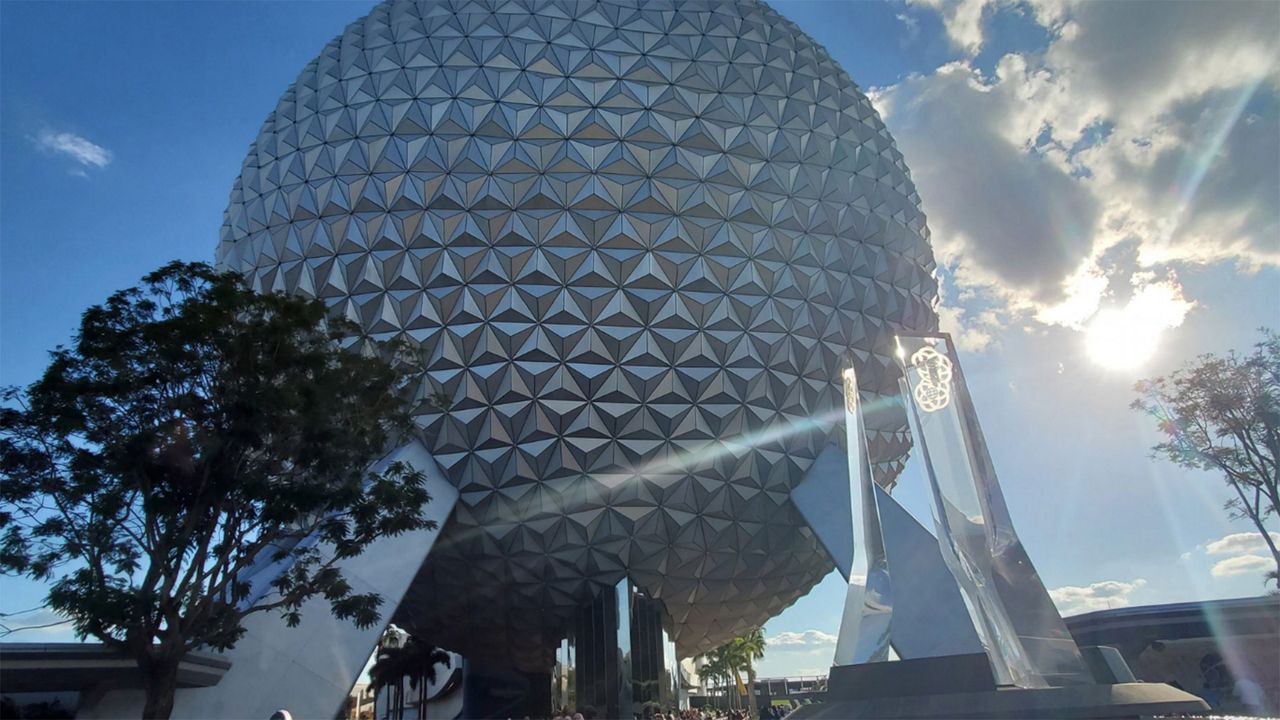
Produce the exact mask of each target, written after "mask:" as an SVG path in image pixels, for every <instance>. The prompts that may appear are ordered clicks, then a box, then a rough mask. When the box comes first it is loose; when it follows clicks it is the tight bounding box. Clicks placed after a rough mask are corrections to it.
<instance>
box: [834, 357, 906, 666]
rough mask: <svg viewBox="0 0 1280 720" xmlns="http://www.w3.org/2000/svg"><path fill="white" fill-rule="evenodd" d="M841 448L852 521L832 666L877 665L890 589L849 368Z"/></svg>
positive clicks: (885, 637) (884, 654)
mask: <svg viewBox="0 0 1280 720" xmlns="http://www.w3.org/2000/svg"><path fill="white" fill-rule="evenodd" d="M842 379H843V381H844V382H843V384H844V398H845V402H844V408H845V417H844V423H845V446H846V449H847V453H848V458H849V483H850V487H849V499H850V504H851V507H850V513H851V515H850V516H851V517H852V518H853V522H854V532H853V563H852V566H851V567H850V568H849V572H848V573H847V574H846V576H847V577H848V578H849V587H848V590H847V594H846V596H845V606H844V615H843V617H842V618H841V620H840V635H839V637H838V638H837V640H836V655H835V664H836V665H851V664H855V663H865V662H880V661H883V660H887V659H888V657H889V630H890V625H891V624H892V620H893V588H892V583H891V582H890V577H889V565H888V560H887V558H886V557H885V550H884V538H883V534H882V531H881V527H880V511H879V509H878V508H877V505H876V491H875V481H874V480H873V478H872V473H871V462H870V458H869V456H868V453H867V440H866V436H867V433H866V427H865V424H864V422H863V418H862V407H861V405H862V404H861V402H860V398H859V393H858V375H857V371H855V370H854V369H853V368H847V369H845V371H844V373H843V378H842Z"/></svg>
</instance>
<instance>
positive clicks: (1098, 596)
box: [1049, 578, 1147, 615]
mask: <svg viewBox="0 0 1280 720" xmlns="http://www.w3.org/2000/svg"><path fill="white" fill-rule="evenodd" d="M1146 584H1147V581H1146V580H1144V579H1142V578H1138V579H1137V580H1133V581H1131V582H1121V581H1119V580H1103V581H1102V582H1096V583H1092V584H1090V585H1088V586H1087V587H1079V586H1072V585H1068V586H1066V587H1060V588H1057V589H1054V590H1050V591H1049V597H1050V598H1052V599H1053V604H1054V605H1057V606H1058V610H1059V611H1061V612H1062V614H1063V615H1078V614H1080V613H1086V612H1093V611H1095V610H1106V609H1107V608H1115V607H1124V606H1126V605H1128V604H1129V596H1130V595H1132V594H1133V592H1134V591H1135V590H1138V589H1139V588H1141V587H1143V586H1144V585H1146Z"/></svg>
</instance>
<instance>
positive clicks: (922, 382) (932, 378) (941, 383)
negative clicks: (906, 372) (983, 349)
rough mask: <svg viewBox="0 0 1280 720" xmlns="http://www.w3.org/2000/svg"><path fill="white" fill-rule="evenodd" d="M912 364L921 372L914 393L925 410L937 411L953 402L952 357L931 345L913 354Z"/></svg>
mask: <svg viewBox="0 0 1280 720" xmlns="http://www.w3.org/2000/svg"><path fill="white" fill-rule="evenodd" d="M911 366H912V367H914V368H915V369H916V372H917V373H918V374H919V381H918V383H917V384H916V387H915V389H914V390H913V391H912V395H914V396H915V399H916V405H917V406H918V407H919V408H920V409H921V410H923V411H925V412H937V411H939V410H941V409H943V408H945V407H946V406H947V405H949V404H951V376H952V365H951V358H949V357H947V356H946V355H943V354H942V353H940V352H938V351H937V350H934V349H933V348H931V347H926V348H920V349H919V350H917V351H916V352H915V354H914V355H912V356H911Z"/></svg>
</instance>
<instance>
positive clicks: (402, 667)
mask: <svg viewBox="0 0 1280 720" xmlns="http://www.w3.org/2000/svg"><path fill="white" fill-rule="evenodd" d="M407 657H408V656H407V655H406V654H405V653H404V652H403V651H402V650H401V649H400V647H399V645H397V644H387V645H383V646H381V647H379V648H378V658H377V659H376V660H374V662H373V667H371V668H369V684H370V685H371V686H373V692H374V694H375V695H376V694H377V693H379V692H381V691H382V689H383V688H388V689H389V691H390V692H389V694H388V696H387V714H386V715H385V716H384V717H394V718H396V719H397V720H400V719H401V718H403V717H404V677H405V675H407V674H408V673H409V667H408V665H407V664H406V662H405V661H406V659H407Z"/></svg>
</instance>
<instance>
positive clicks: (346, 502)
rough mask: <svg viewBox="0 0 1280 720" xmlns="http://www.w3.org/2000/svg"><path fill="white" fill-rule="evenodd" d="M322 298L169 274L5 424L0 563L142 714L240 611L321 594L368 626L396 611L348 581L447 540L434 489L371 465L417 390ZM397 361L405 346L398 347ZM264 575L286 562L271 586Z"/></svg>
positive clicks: (282, 608) (165, 711)
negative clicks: (441, 534)
mask: <svg viewBox="0 0 1280 720" xmlns="http://www.w3.org/2000/svg"><path fill="white" fill-rule="evenodd" d="M358 334H359V333H358V331H357V330H356V328H355V327H354V326H353V325H351V324H350V323H347V322H345V321H342V320H338V319H334V318H330V317H328V316H327V313H326V311H325V307H324V305H323V304H322V303H320V302H318V301H313V300H307V299H303V298H298V297H290V296H285V295H280V294H259V293H254V292H252V291H251V290H250V289H249V288H248V287H247V286H246V285H245V284H244V282H243V280H241V279H240V278H239V277H238V276H235V275H230V274H222V273H218V272H215V271H214V270H213V269H211V268H210V267H209V266H207V265H204V264H199V263H196V264H185V263H172V264H169V265H167V266H165V267H163V268H161V269H159V270H157V271H155V272H154V273H151V274H150V275H148V276H146V277H145V278H143V281H142V283H141V284H140V285H139V286H138V287H134V288H130V289H127V290H123V291H120V292H117V293H115V294H114V295H112V296H111V297H110V298H109V299H108V300H107V301H106V302H105V303H103V304H102V305H98V306H94V307H92V308H90V309H89V310H87V311H86V312H85V314H84V317H83V319H82V321H81V324H80V329H79V332H78V333H77V334H76V336H75V338H74V341H73V343H72V345H71V347H68V348H59V349H57V350H55V351H54V352H53V353H52V361H51V363H50V365H49V367H48V369H47V370H46V371H45V373H44V375H43V377H42V378H41V379H40V380H38V381H37V382H35V383H34V384H32V385H31V386H30V387H28V388H26V389H25V390H19V389H15V388H8V389H6V390H5V394H4V399H5V401H6V402H5V405H6V407H4V408H3V409H0V472H2V473H3V484H2V485H0V569H2V570H3V571H5V572H7V573H16V574H26V575H28V576H31V577H33V578H36V579H39V580H42V581H48V582H51V590H50V592H49V596H48V604H49V606H50V607H51V608H53V609H54V610H56V611H57V612H59V613H61V614H62V615H64V616H65V617H67V618H69V619H70V620H71V621H72V622H73V624H74V628H75V630H76V632H77V633H78V634H79V635H80V636H81V637H91V638H96V639H97V640H100V641H102V642H103V643H105V644H106V645H108V646H111V647H114V648H117V649H119V650H121V651H123V652H124V653H127V654H128V655H129V656H130V657H132V658H133V660H134V661H135V662H136V663H137V665H138V667H139V669H140V670H141V671H142V675H143V677H144V682H145V688H146V701H145V707H144V709H143V713H144V717H147V718H166V717H168V716H169V714H170V712H171V711H172V709H173V695H174V688H175V683H176V678H177V671H178V664H179V662H180V661H181V659H182V657H183V656H184V655H185V654H186V653H187V652H189V651H191V650H193V649H195V648H213V649H217V650H225V649H228V648H231V647H232V646H234V645H235V643H236V642H237V641H238V640H239V639H240V637H241V636H242V635H243V634H244V627H243V625H242V621H243V619H244V618H245V616H247V615H249V614H251V613H256V612H265V611H276V612H280V613H281V614H282V615H283V616H284V618H285V619H286V620H287V621H288V623H289V624H290V625H296V624H297V623H298V622H299V619H300V618H299V611H300V608H301V607H302V604H303V603H304V602H305V601H307V600H308V599H310V598H313V597H322V598H324V599H325V600H327V601H328V602H329V604H330V606H331V608H332V612H333V613H334V614H335V615H336V616H337V617H339V618H342V619H347V620H350V621H352V622H354V623H356V624H357V625H359V626H362V627H368V626H372V625H373V624H374V623H376V622H377V621H378V620H379V607H380V604H381V601H382V599H381V598H380V597H379V596H378V595H377V594H372V593H369V594H363V593H357V592H355V591H353V589H352V588H351V586H350V585H349V584H348V583H347V581H346V580H345V579H344V578H343V575H342V572H341V570H340V568H339V566H338V565H337V563H338V562H339V561H341V560H344V559H347V558H351V557H354V556H356V555H358V554H360V553H361V552H362V551H363V550H364V549H365V548H366V547H367V546H368V545H369V544H370V543H371V542H373V541H374V540H376V539H378V538H380V537H383V536H389V535H396V534H399V533H403V532H407V531H412V530H418V529H422V528H434V523H432V522H430V521H428V520H425V519H424V518H423V515H422V506H423V504H424V503H426V502H427V501H428V500H429V499H430V498H429V497H428V495H427V491H426V485H425V478H424V477H423V476H422V475H421V474H420V473H417V472H415V471H413V470H411V469H410V468H408V467H407V466H404V465H400V464H396V465H393V466H392V467H390V468H389V469H388V470H386V471H385V472H382V473H372V472H370V471H368V467H369V465H370V463H371V461H372V460H374V459H376V458H377V457H379V456H380V455H381V454H382V453H384V452H385V451H387V450H388V449H390V447H391V444H392V443H393V442H395V440H396V439H397V438H398V437H399V436H400V434H402V433H404V432H407V431H408V430H409V428H410V427H411V425H410V421H409V418H408V415H407V412H406V410H405V402H404V395H405V394H406V391H407V389H408V387H409V384H410V382H411V377H412V375H411V374H410V373H406V372H404V371H402V370H401V369H400V368H401V367H403V365H402V364H398V363H393V362H391V361H390V360H388V359H384V357H383V356H382V355H383V354H385V353H379V352H377V351H375V350H373V349H372V348H373V347H374V346H373V345H372V344H368V345H367V346H366V351H365V352H363V353H360V352H354V351H347V350H342V349H340V346H341V345H342V344H343V343H350V342H351V341H350V338H352V337H356V336H358ZM383 350H385V351H387V352H389V351H390V350H392V348H383ZM266 563H277V564H278V565H277V566H279V567H284V568H286V569H284V570H283V571H282V572H280V573H279V575H278V577H276V578H275V579H274V580H273V581H272V582H271V583H270V586H269V587H267V588H255V587H254V586H253V585H252V584H251V583H250V571H251V570H253V569H255V568H260V567H261V566H262V565H263V564H266Z"/></svg>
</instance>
